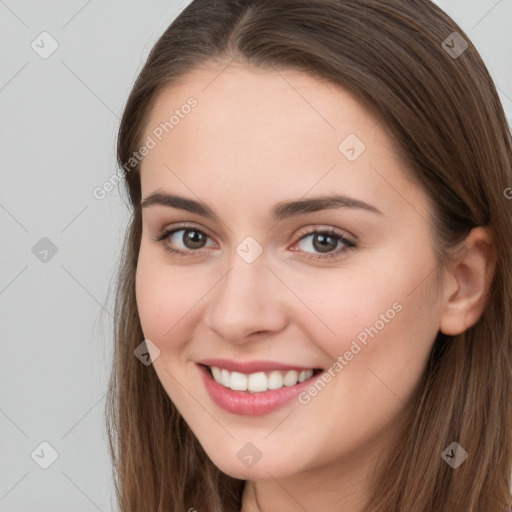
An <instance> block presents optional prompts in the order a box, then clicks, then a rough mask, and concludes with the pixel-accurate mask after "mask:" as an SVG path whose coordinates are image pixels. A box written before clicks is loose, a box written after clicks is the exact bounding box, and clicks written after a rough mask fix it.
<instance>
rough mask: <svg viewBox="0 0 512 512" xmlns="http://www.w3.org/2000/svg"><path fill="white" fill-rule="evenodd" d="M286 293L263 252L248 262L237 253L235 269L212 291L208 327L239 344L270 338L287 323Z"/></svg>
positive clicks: (207, 317) (208, 309) (207, 312)
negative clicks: (268, 265) (269, 266)
mask: <svg viewBox="0 0 512 512" xmlns="http://www.w3.org/2000/svg"><path fill="white" fill-rule="evenodd" d="M284 293H285V292H284V287H283V285H282V283H281V282H280V281H279V279H278V278H277V277H276V276H275V275H274V273H273V272H272V271H271V270H270V269H269V268H268V267H267V261H266V259H265V258H264V257H263V255H261V256H260V257H259V258H258V259H256V261H254V262H252V263H247V262H246V261H244V260H243V259H242V258H240V257H239V256H238V255H237V254H235V255H234V258H233V265H232V266H231V268H230V269H229V270H228V272H227V273H226V274H225V275H224V276H223V277H222V278H221V279H220V281H219V282H218V284H217V285H216V286H215V287H214V289H213V290H212V291H211V293H210V294H208V296H209V297H210V301H209V303H208V308H207V311H206V314H205V317H204V319H205V323H206V326H207V327H208V328H209V329H210V330H211V331H213V332H215V334H216V335H217V336H219V337H220V338H221V339H223V340H225V341H229V342H230V343H233V344H237V345H243V344H246V343H253V342H254V339H255V338H256V337H258V338H259V339H267V338H268V337H270V336H272V335H274V334H276V333H278V332H280V331H281V330H283V329H284V328H285V326H286V322H287V317H286V314H285V307H284V303H283V300H284V297H285V295H284Z"/></svg>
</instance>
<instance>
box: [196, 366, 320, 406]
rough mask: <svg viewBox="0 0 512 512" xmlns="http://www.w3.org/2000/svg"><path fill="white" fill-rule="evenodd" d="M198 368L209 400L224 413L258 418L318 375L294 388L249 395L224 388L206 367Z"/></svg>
mask: <svg viewBox="0 0 512 512" xmlns="http://www.w3.org/2000/svg"><path fill="white" fill-rule="evenodd" d="M198 368H199V371H200V372H201V378H202V379H203V382H204V386H205V388H206V391H208V394H209V395H210V397H211V399H212V400H213V401H214V402H215V403H216V404H217V405H218V406H219V407H221V408H222V409H224V410H225V411H228V412H231V413H234V414H240V415H244V416H260V415H262V414H268V413H270V412H272V411H275V410H276V409H279V408H280V407H282V406H284V405H285V404H286V403H288V402H290V401H291V400H293V399H294V398H296V397H297V395H298V394H299V393H301V392H302V391H304V390H305V389H307V388H308V387H309V386H310V385H311V382H312V380H316V379H317V378H318V376H319V375H320V373H319V374H316V375H313V376H312V377H311V378H310V379H307V380H305V381H304V382H299V383H297V384H295V385H294V386H283V387H282V388H280V389H275V390H269V391H262V392H258V393H249V392H248V391H233V390H232V389H229V388H226V387H225V386H223V385H222V384H219V383H218V382H217V381H216V380H215V379H214V378H213V377H212V376H211V375H210V371H209V370H208V368H207V367H206V366H204V365H202V364H199V365H198Z"/></svg>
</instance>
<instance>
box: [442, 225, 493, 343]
mask: <svg viewBox="0 0 512 512" xmlns="http://www.w3.org/2000/svg"><path fill="white" fill-rule="evenodd" d="M461 245H462V249H461V250H460V252H458V253H457V255H456V256H455V258H454V261H453V262H452V263H451V265H450V266H449V269H448V270H447V276H446V283H445V287H444V290H443V297H444V300H443V303H444V304H443V308H442V313H441V318H440V326H439V329H440V330H441V332H443V333H444V334H447V335H451V336H455V335H457V334H460V333H461V332H464V331H465V330H467V329H469V328H470V327H471V326H473V325H474V324H476V323H477V322H478V320H479V319H480V316H481V315H482V313H483V311H484V310H485V307H486V306H487V301H488V298H489V291H490V288H491V282H492V279H493V276H494V270H495V268H496V259H497V257H496V256H497V254H496V246H495V244H494V239H493V236H492V232H491V230H490V229H489V228H484V227H477V228H474V229H472V230H471V232H470V233H469V234H468V236H467V237H466V239H465V240H464V242H462V244H461Z"/></svg>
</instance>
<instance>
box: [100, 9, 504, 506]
mask: <svg viewBox="0 0 512 512" xmlns="http://www.w3.org/2000/svg"><path fill="white" fill-rule="evenodd" d="M453 32H457V33H458V34H459V36H460V37H462V38H463V40H464V41H465V42H466V43H467V44H468V47H467V49H466V50H465V51H463V52H462V53H461V54H460V55H458V54H454V53H453V52H451V51H450V48H456V49H457V48H460V49H463V46H462V45H461V40H460V39H455V40H454V39H453V37H458V36H453ZM449 37H452V39H449ZM444 41H448V43H446V42H444ZM456 44H457V45H458V46H456V47H455V45H456ZM234 59H237V60H238V61H242V62H245V63H247V64H249V65H251V66H255V67H260V68H265V69H269V68H273V69H285V68H289V69H296V70H300V71H304V72H306V73H309V74H311V75H314V76H316V77H318V78H321V79H327V80H329V81H330V82H332V83H334V84H338V85H339V86H341V87H343V88H345V89H347V90H349V91H350V92H352V93H353V94H355V95H356V96H357V98H359V99H360V101H361V102H363V104H364V105H365V106H366V107H367V108H368V109H372V111H373V112H377V113H378V114H379V115H380V118H381V119H382V122H383V123H384V125H385V127H386V129H387V130H388V132H389V134H390V136H391V137H392V138H393V140H394V141H395V142H396V145H397V151H399V153H400V156H401V157H402V158H403V161H404V162H407V166H408V167H409V168H410V169H411V173H412V174H411V177H413V178H414V179H415V180H416V181H417V183H419V185H420V186H421V187H422V188H423V189H424V191H425V192H426V193H427V194H428V196H429V197H430V199H431V200H432V204H433V210H434V211H433V213H432V219H433V220H432V230H433V234H434V243H435V248H436V254H437V257H438V261H439V267H438V268H439V269H444V268H445V265H446V263H447V262H448V261H449V258H450V256H451V251H450V249H452V248H453V247H455V246H456V245H457V244H459V243H460V242H461V241H463V240H464V238H465V237H466V236H467V235H468V233H469V231H470V230H471V229H472V228H474V227H477V226H488V227H490V229H491V230H492V233H493V236H494V242H495V244H496V248H497V254H498V261H497V265H496V269H495V274H494V278H493V281H492V283H491V292H490V296H489V302H488V305H487V307H486V309H485V311H484V312H483V314H482V316H481V318H480V319H479V321H478V322H477V323H476V324H475V325H474V326H473V327H471V328H469V329H468V330H466V331H465V332H463V333H462V334H460V335H458V336H447V335H444V334H442V333H441V332H440V333H439V334H438V336H437V339H436V340H435V344H434V347H433V350H432V354H431V358H430V361H429V363H428V366H427V368H426V370H425V373H424V375H423V376H422V380H421V386H420V389H419V391H418V393H417V396H416V399H415V402H414V404H413V408H412V413H411V415H410V421H409V424H408V425H407V430H406V432H405V433H404V436H403V437H402V439H401V442H400V445H399V446H397V447H396V449H395V450H394V452H393V454H392V456H390V457H388V458H387V459H386V460H385V461H383V465H382V467H381V468H380V471H379V472H378V474H376V475H375V479H374V481H373V484H372V485H371V488H370V491H371V496H370V507H369V510H370V511H371V512H394V511H396V512H398V511H407V512H448V511H449V512H452V511H454V510H457V511H464V512H505V511H507V512H508V511H509V510H510V508H511V505H512V500H511V494H510V488H509V485H510V484H509V482H510V471H511V466H512V413H511V406H510V399H511V397H512V335H511V333H512V325H511V319H512V315H511V304H512V242H511V241H512V218H511V213H510V212H511V210H510V208H511V205H512V203H511V202H510V201H509V200H507V195H506V194H505V192H504V191H506V190H510V188H509V187H511V186H512V140H511V139H512V138H511V133H510V130H509V127H508V124H507V120H506V117H505V115H504V112H503V107H502V105H501V103H500V100H499V97H498V94H497V92H496V89H495V86H494V84H493V81H492V79H491V77H490V75H489V73H488V71H487V69H486V67H485V65H484V63H483V61H482V59H481V57H480V55H479V53H478V52H477V50H476V49H475V48H474V47H473V46H472V44H471V42H470V40H469V38H468V36H467V35H466V34H465V33H464V31H463V30H462V29H461V28H460V27H459V26H458V25H457V24H456V23H454V21H453V20H452V19H451V18H450V17H449V16H448V15H446V14H445V13H444V12H443V11H442V10H441V9H439V8H438V7H437V6H436V5H435V4H433V3H431V2H430V1H428V0H408V1H403V0H351V1H348V0H194V1H193V2H192V3H190V4H189V5H188V7H186V8H185V10H183V11H182V12H181V14H180V15H179V16H178V17H177V18H176V19H175V20H174V21H173V23H172V24H171V25H170V26H169V28H168V29H167V30H166V31H165V33H164V34H163V35H162V36H161V37H160V39H159V40H158V41H157V43H156V44H155V46H154V47H153V49H152V51H151V53H150V55H149V57H148V59H147V62H146V64H145V66H144V67H143V69H142V71H141V72H140V74H139V76H138V78H137V80H136V82H135V84H134V86H133V89H132V91H131V94H130V96H129V98H128V101H127V104H126V108H125V110H124V114H123V118H122V121H121V125H120V129H119V137H118V154H117V158H118V163H119V165H120V166H124V169H125V171H126V172H125V176H124V177H125V183H126V190H127V194H128V196H129V201H130V208H131V209H132V217H131V220H130V223H129V226H128V229H127V233H126V240H125V245H124V250H123V254H122V257H121V266H120V270H119V274H118V276H117V286H116V290H115V292H116V299H115V332H114V338H115V339H114V354H113V367H112V373H111V378H110V383H109V393H108V400H107V404H106V417H107V427H108V436H109V443H110V451H111V456H112V459H113V463H114V464H113V473H114V479H115V486H116V495H117V499H118V502H119V506H120V510H121V511H122V512H142V511H145V510H151V511H153V512H170V511H178V512H182V511H188V510H189V509H191V508H194V509H197V510H198V511H199V512H206V511H209V512H239V510H240V508H241V496H242V492H243V488H244V484H245V482H244V481H243V480H239V479H235V478H232V477H230V476H229V475H226V474H224V473H222V472H221V471H220V470H219V469H218V468H217V467H216V466H215V465H214V464H213V463H212V462H211V460H210V459H209V457H208V456H207V455H206V453H205V452H204V450H203V449H202V447H201V445H200V444H199V443H198V441H197V439H196V437H195V436H194V434H193V433H192V432H191V430H190V429H189V427H188V425H187V424H186V423H185V421H184V420H183V418H182V417H181V416H180V414H179V413H178V411H177V410H176V408H175V406H174V405H173V403H172V401H171V400H170V399H169V397H168V396H167V394H166V393H165V391H164V389H163V387H162V385H161V384H160V382H159V380H158V378H157V376H156V374H155V372H154V370H153V367H152V366H151V365H150V366H145V365H143V364H141V362H140V361H139V360H138V359H137V358H136V357H134V349H135V348H136V347H137V346H138V345H139V344H140V343H141V342H142V340H143V339H144V336H143V332H142V329H141V325H140V321H139V317H138V313H137V305H136V300H135V271H136V266H137V258H138V253H139V247H140V241H141V208H140V201H141V187H140V174H139V173H140V169H139V165H138V164H137V165H134V166H133V169H128V170H127V168H126V162H128V161H129V159H130V157H131V156H132V155H133V153H134V152H135V151H137V149H138V148H140V146H141V144H142V140H141V138H142V134H143V130H144V128H145V127H146V122H147V119H148V114H149V112H150V109H151V107H152V105H153V104H154V100H155V97H156V95H157V94H158V93H159V92H161V91H162V90H163V89H164V88H166V87H169V86H172V84H173V83H176V81H177V80H178V79H179V78H180V77H183V76H185V75H186V74H188V73H190V72H192V71H193V70H194V69H195V68H198V67H199V66H201V65H204V64H208V63H209V62H215V63H221V64H222V63H223V64H226V65H228V64H229V63H230V62H232V61H233V60H234ZM453 441H456V442H458V443H459V444H460V445H461V446H462V447H463V448H464V449H465V450H466V451H467V452H468V454H469V457H468V458H467V460H466V461H465V462H464V463H463V464H462V465H461V466H460V467H458V468H457V469H452V468H451V467H450V466H449V465H448V464H447V463H446V462H445V461H444V460H443V459H442V457H441V453H442V452H443V450H444V449H445V448H446V447H447V446H449V445H450V444H451V443H452V442H453Z"/></svg>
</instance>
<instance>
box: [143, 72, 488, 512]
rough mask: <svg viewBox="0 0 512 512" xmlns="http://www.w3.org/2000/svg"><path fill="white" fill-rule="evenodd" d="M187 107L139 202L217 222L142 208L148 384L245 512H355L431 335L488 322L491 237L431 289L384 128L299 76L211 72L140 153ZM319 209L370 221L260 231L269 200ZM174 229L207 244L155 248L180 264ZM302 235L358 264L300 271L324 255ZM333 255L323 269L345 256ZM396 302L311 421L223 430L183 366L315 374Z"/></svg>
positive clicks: (151, 167) (413, 199)
mask: <svg viewBox="0 0 512 512" xmlns="http://www.w3.org/2000/svg"><path fill="white" fill-rule="evenodd" d="M190 96H194V97H195V98H196V99H197V101H198V105H197V106H196V107H195V108H194V109H192V111H191V112H190V114H188V116H185V118H184V119H181V120H180V123H179V124H178V125H177V126H175V128H174V129H173V130H172V132H170V133H169V134H168V135H166V136H165V137H164V138H163V140H162V141H161V142H159V143H158V145H157V146H156V147H155V148H154V149H152V150H151V151H150V152H149V154H148V155H147V156H145V158H144V159H143V161H142V165H141V186H142V198H143V199H144V198H146V197H147V196H148V195H150V194H151V193H153V192H155V191H157V190H158V191H165V192H172V193H174V194H177V195H180V196H183V197H186V198H190V199H193V200H200V201H202V202H204V203H206V204H207V205H208V206H209V207H210V208H211V209H212V210H213V211H214V212H215V213H216V214H217V215H218V217H219V219H220V221H216V220H213V219H207V218H204V217H202V216H200V215H198V214H195V213H190V212H186V211H184V210H179V209H175V208H171V207H166V206H160V205H153V206H149V207H146V208H143V213H142V216H143V233H142V240H141V246H140V255H139V260H138V267H137V274H136V295H137V304H138V309H139V315H140V320H141V324H142V328H143V332H144V335H145V337H146V339H150V340H151V341H152V342H153V343H154V344H155V345H157V346H158V348H159V350H160V355H159V357H158V358H156V359H155V360H154V363H153V365H154V369H155V371H156V373H157V375H158V378H159V379H160V381H161V383H162V385H163V387H164V388H165V391H166V392H167V393H168V395H169V397H170V398H171V399H172V401H173V402H174V404H175V405H176V407H177V408H178V410H179V411H180V413H181V414H182V415H183V417H184V419H185V420H186V422H187V423H188V425H189V426H190V428H191V429H192V431H193V432H194V434H195V435H196V436H197V438H198V439H199V441H200V443H201V444H202V446H203V447H204V449H205V451H206V453H207V454H208V456H209V457H210V458H211V460H212V461H213V462H214V463H215V464H216V465H217V466H218V467H219V468H220V469H221V470H222V471H223V472H225V473H227V474H230V475H231V476H234V477H236V478H239V479H244V480H247V484H246V487H245V491H244V497H243V507H242V511H243V512H253V511H260V512H263V511H265V512H268V511H271V510H280V511H283V512H287V511H290V512H291V511H298V510H304V509H307V510H323V511H325V512H329V511H335V510H336V511H337V512H343V511H350V512H358V511H363V510H364V506H365V503H366V499H367V494H366V486H367V483H368V478H369V475H370V472H371V471H372V470H373V468H374V467H375V464H376V460H377V457H379V456H380V455H381V454H383V453H386V450H392V448H393V443H396V442H399V440H400V436H401V432H402V429H403V427H404V422H405V419H406V417H407V413H408V411H409V408H408V402H409V401H410V399H411V397H412V395H413V393H414V391H415V389H416V388H417V385H418V382H419V379H420V377H421V375H422V372H423V370H424V368H425V365H426V363H427V359H428V356H429V353H430V351H431V348H432V345H433V342H434V340H435V337H436V334H437V332H438V331H439V330H442V331H443V332H445V333H446V334H457V333H459V332H462V331H463V330H465V329H467V328H469V327H470V326H471V325H473V324H474V323H475V322H476V321H477V320H478V318H479V317H480V315H481V313H482V311H483V308H484V307H485V301H486V293H487V291H488V282H490V276H492V272H493V270H494V267H493V263H492V254H493V253H492V250H491V247H492V238H491V235H490V233H489V232H487V231H486V230H485V229H483V228H477V229H475V230H473V231H472V232H471V234H470V235H469V237H468V239H467V251H466V252H465V253H464V254H463V255H462V256H460V258H459V260H457V261H455V262H454V263H453V265H452V266H451V267H450V268H449V270H448V273H447V278H446V281H445V283H444V285H443V287H442V288H439V287H438V286H437V285H436V281H435V279H434V276H435V272H433V270H434V269H437V268H438V267H437V262H436V258H435V255H434V252H433V249H432V245H433V240H432V236H431V231H430V222H429V220H428V219H429V214H430V211H431V204H430V202H429V199H428V197H427V196H426V195H425V193H424V192H423V191H422V190H421V189H420V188H419V187H418V186H417V185H416V184H415V183H414V182H413V181H412V180H411V179H410V178H409V176H410V175H409V170H408V169H407V168H406V167H405V166H404V164H403V162H402V161H401V160H400V159H399V157H398V155H397V152H396V151H395V149H394V146H393V142H392V141H391V139H390V138H389V137H388V134H387V132H386V129H385V128H384V127H383V125H382V124H381V123H378V119H377V118H376V117H375V116H374V115H373V114H372V113H371V112H369V111H367V110H365V108H364V107H363V105H362V104H361V103H359V102H358V101H357V100H356V99H355V98H354V97H353V96H352V95H350V94H349V93H348V92H346V91H345V90H344V89H342V88H340V87H337V86H334V85H332V84H328V83H324V82H321V81H319V80H318V79H316V78H313V77H311V76H309V75H306V74H303V73H301V72H298V71H292V70H286V71H279V72H277V71H275V70H256V69H254V68H250V67H248V66H247V65H244V64H241V63H236V62H233V63H231V64H230V65H229V66H228V67H227V68H225V69H224V66H220V65H213V64H212V65H210V66H205V67H203V68H201V69H199V70H196V71H194V72H193V73H192V74H190V75H188V76H187V77H185V78H184V79H183V80H182V81H181V82H180V83H179V84H178V85H173V86H172V87H169V88H167V89H165V90H164V91H163V93H162V94H160V95H159V96H158V97H157V99H156V102H155V104H154V108H153V109H152V111H151V115H150V118H149V120H148V122H147V125H146V130H145V134H144V138H146V137H147V136H148V135H151V133H152V130H153V129H154V128H155V127H157V126H158V125H159V124H160V123H161V122H163V121H165V120H167V119H168V118H169V115H170V113H172V111H174V110H175V109H176V108H179V107H180V106H181V105H183V104H184V103H186V101H187V99H188V98H189V97H190ZM349 134H356V135H357V137H358V138H359V139H360V140H361V141H363V142H364V144H365V146H366V149H365V151H364V152H363V153H362V154H361V155H360V156H359V157H358V158H357V159H356V160H355V161H349V160H348V159H347V158H346V157H345V155H344V154H343V153H342V152H340V150H339V149H338V146H339V144H340V143H341V142H342V141H343V140H344V139H345V137H347V135H349ZM332 192H336V193H339V194H345V195H347V196H350V197H353V198H357V199H360V200H363V201H365V202H367V203H369V204H371V205H373V206H374V207H376V208H378V209H379V210H380V211H381V212H382V215H378V214H375V213H373V212H370V211H366V210H363V209H357V208H339V209H326V210H323V211H318V212H312V213H307V214H303V215H300V216H298V217H293V218H289V219H285V220H282V221H281V222H278V223H276V222H273V221H271V219H270V217H269V214H270V211H271V208H272V207H273V206H274V204H275V203H277V202H279V201H285V200H297V199H301V198H302V199H303V198H309V197H312V196H316V195H320V194H323V193H332ZM181 222H186V223H187V224H190V225H191V227H192V228H196V229H199V230H200V231H202V232H203V233H205V234H206V235H207V237H206V238H204V246H203V248H194V246H192V247H191V246H190V245H188V246H187V245H184V244H185V243H186V241H185V242H184V241H183V234H184V232H183V231H179V232H177V233H175V234H174V235H170V236H169V238H168V239H167V241H166V244H167V246H171V247H174V248H177V249H182V250H185V251H187V250H188V251H189V255H188V256H184V257H181V258H179V257H177V256H175V255H173V254H172V253H169V252H168V251H166V249H165V246H164V245H163V244H162V243H160V242H157V241H155V240H154V237H155V236H156V235H158V233H160V232H161V231H162V230H163V229H165V228H170V227H173V226H174V227H175V228H176V229H179V228H180V227H181V226H179V225H178V224H179V223H181ZM313 228H318V229H335V230H337V232H339V233H340V234H342V235H344V236H346V237H347V238H349V239H350V240H352V241H356V242H357V244H358V245H357V248H353V249H348V250H346V251H345V252H340V253H338V255H337V256H335V257H333V258H331V259H327V260H319V261H315V260H312V259H308V257H307V256H308V255H309V256H315V255H320V256H321V255H322V253H321V252H320V251H319V250H318V249H315V246H314V245H313V242H314V240H315V235H309V236H306V235H307V234H308V233H310V232H311V230H312V229H313ZM181 229H183V227H181ZM189 229H190V228H189ZM247 236H251V237H253V238H254V239H255V240H256V241H257V242H258V244H259V245H260V246H261V248H262V250H263V252H262V254H261V255H260V256H259V257H258V258H257V259H256V260H255V261H254V262H253V263H247V262H246V261H245V260H244V259H242V258H241V257H240V256H239V255H238V253H237V252H236V248H237V246H238V245H239V244H240V243H241V242H242V241H243V240H244V239H245V238H246V237H247ZM304 236H306V238H303V239H302V240H301V237H304ZM331 243H332V245H329V247H331V249H330V250H331V252H335V251H336V250H337V249H339V248H343V247H344V246H343V243H342V242H339V243H337V244H336V242H331ZM199 247H200V246H199ZM194 251H195V252H194ZM394 303H399V304H400V305H401V306H402V309H401V311H400V312H399V313H397V314H396V315H395V316H394V318H393V319H392V320H390V321H389V322H387V323H385V327H384V328H383V329H381V330H380V331H379V333H378V335H376V336H375V337H374V338H369V340H368V343H367V346H365V347H364V348H363V349H362V350H361V351H360V352H359V353H358V354H357V355H356V356H355V357H354V358H353V359H352V360H351V361H350V362H349V363H348V364H347V365H346V366H344V368H343V369H342V371H341V372H339V374H338V375H337V376H336V377H335V378H333V379H332V380H331V382H329V383H328V385H327V386H325V388H324V389H323V390H322V391H321V392H320V393H318V395H317V396H315V397H314V398H312V399H311V401H310V403H308V404H307V405H302V404H300V403H299V402H298V401H296V400H293V401H291V402H290V403H288V404H286V405H285V406H284V407H282V408H280V409H278V410H276V411H274V412H272V413H270V414H266V415H263V416H259V417H254V416H253V417H247V416H240V415H235V414H232V413H228V412H226V411H224V410H223V409H221V408H219V407H218V406H217V405H216V404H215V403H213V402H212V401H211V399H210V397H209V395H208V394H207V392H206V390H205V388H204V386H203V383H202V381H201V380H200V379H199V374H198V370H197V367H196V364H195V361H198V360H200V359H204V358H208V357H226V358H229V359H240V360H244V361H246V360H272V361H279V362H287V363H292V364H297V365H301V366H306V367H311V368H324V369H327V368H329V367H331V366H332V365H333V363H334V361H335V360H336V358H337V357H338V356H339V355H343V354H344V353H345V352H346V351H347V350H348V349H349V348H350V346H351V343H352V341H353V340H354V339H356V336H357V335H358V334H359V333H361V331H363V330H364V329H365V328H366V327H370V326H373V325H374V324H375V323H376V321H377V320H379V318H381V317H380V315H381V314H384V313H385V312H386V310H388V309H389V308H391V307H392V305H393V304H394ZM247 442H251V443H253V444H254V445H255V446H256V447H257V448H258V450H259V451H260V452H261V453H262V457H261V459H260V460H259V461H258V462H257V463H256V464H255V465H254V466H252V467H251V468H248V467H246V466H245V465H244V464H242V462H241V461H240V460H239V459H238V457H237V452H238V451H239V450H240V449H241V448H242V447H243V446H244V445H245V444H246V443H247Z"/></svg>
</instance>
